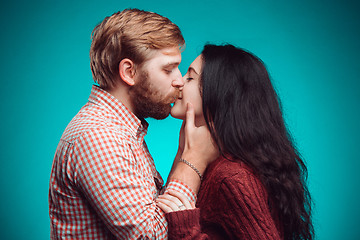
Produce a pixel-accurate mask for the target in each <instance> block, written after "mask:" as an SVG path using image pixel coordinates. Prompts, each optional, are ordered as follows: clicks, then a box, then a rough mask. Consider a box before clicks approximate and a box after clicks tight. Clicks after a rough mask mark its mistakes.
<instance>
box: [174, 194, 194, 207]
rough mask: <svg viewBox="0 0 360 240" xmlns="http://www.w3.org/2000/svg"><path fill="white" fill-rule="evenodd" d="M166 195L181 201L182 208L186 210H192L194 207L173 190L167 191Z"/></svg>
mask: <svg viewBox="0 0 360 240" xmlns="http://www.w3.org/2000/svg"><path fill="white" fill-rule="evenodd" d="M168 193H169V194H170V195H171V196H174V197H176V198H177V199H179V200H180V201H181V203H182V204H184V206H185V207H186V209H193V208H194V207H193V206H192V205H191V202H190V201H189V199H188V198H187V197H186V196H185V195H184V194H182V193H180V192H178V191H175V190H171V189H169V190H168Z"/></svg>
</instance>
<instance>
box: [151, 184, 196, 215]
mask: <svg viewBox="0 0 360 240" xmlns="http://www.w3.org/2000/svg"><path fill="white" fill-rule="evenodd" d="M156 205H157V206H158V207H160V208H161V209H162V210H163V211H164V212H165V213H169V212H176V211H181V210H187V209H194V208H195V203H193V202H190V201H189V199H188V198H187V197H186V196H185V195H184V194H182V193H179V192H177V191H174V190H169V191H168V192H167V193H165V194H163V195H160V196H159V197H158V198H157V199H156Z"/></svg>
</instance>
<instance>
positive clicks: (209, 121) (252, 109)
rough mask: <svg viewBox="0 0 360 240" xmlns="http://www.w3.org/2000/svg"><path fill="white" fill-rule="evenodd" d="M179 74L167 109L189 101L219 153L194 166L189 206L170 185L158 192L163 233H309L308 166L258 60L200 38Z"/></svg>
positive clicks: (180, 114)
mask: <svg viewBox="0 0 360 240" xmlns="http://www.w3.org/2000/svg"><path fill="white" fill-rule="evenodd" d="M184 78H185V85H184V88H183V91H182V96H181V97H180V98H179V99H178V100H177V101H176V102H175V104H174V106H173V108H172V110H171V114H172V116H173V117H176V118H180V119H185V112H186V104H187V103H191V104H192V106H193V108H194V110H195V117H196V125H198V126H200V125H203V124H206V125H207V127H208V128H209V130H210V132H211V134H212V137H213V139H214V141H215V142H216V144H217V146H218V147H219V151H220V153H221V156H220V157H219V158H218V159H216V160H215V161H214V162H212V163H210V165H209V166H208V167H207V169H206V171H205V173H204V175H203V176H201V173H199V176H200V177H202V178H203V180H202V183H201V187H200V190H199V193H198V200H197V202H196V208H195V207H194V205H193V204H190V203H189V201H188V200H187V199H186V198H184V197H183V196H181V195H179V194H177V193H176V192H170V193H169V194H165V195H162V196H160V197H159V198H158V199H157V202H158V206H159V207H160V208H161V209H163V211H164V212H165V213H166V218H167V220H168V224H169V229H168V231H169V239H180V238H181V239H312V235H313V227H312V223H311V216H310V214H311V202H310V194H309V192H308V189H307V187H306V185H305V179H306V174H307V169H306V166H305V164H304V162H303V161H302V159H301V157H300V155H299V153H298V152H297V150H296V149H295V148H294V146H293V143H292V140H291V137H290V135H289V133H288V131H287V129H286V127H285V123H284V119H283V117H282V112H281V108H280V104H279V100H278V97H277V94H276V92H275V90H274V88H273V86H272V84H271V81H270V79H269V75H268V73H267V71H266V68H265V67H264V65H263V63H262V62H261V60H259V59H258V58H257V57H255V56H254V55H252V54H250V53H249V52H246V51H244V50H242V49H239V48H235V47H234V46H232V45H226V46H215V45H206V46H205V48H204V50H203V52H202V53H201V55H200V56H199V57H197V58H196V59H195V60H194V62H193V63H192V64H191V65H190V67H189V70H188V72H187V74H186V75H185V77H184ZM188 165H189V167H192V168H193V169H194V170H196V166H193V165H192V166H191V164H188ZM180 210H181V211H180Z"/></svg>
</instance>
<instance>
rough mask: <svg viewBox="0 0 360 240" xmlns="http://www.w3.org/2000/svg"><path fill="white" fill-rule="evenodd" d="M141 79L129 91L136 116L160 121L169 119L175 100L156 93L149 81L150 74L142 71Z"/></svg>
mask: <svg viewBox="0 0 360 240" xmlns="http://www.w3.org/2000/svg"><path fill="white" fill-rule="evenodd" d="M139 79H140V81H138V82H137V83H135V85H133V86H132V87H131V88H130V90H129V94H130V98H131V101H132V103H133V106H134V114H135V115H136V116H137V117H138V118H140V119H142V118H148V117H151V118H155V119H158V120H160V119H165V118H167V117H168V116H169V114H170V111H171V102H173V99H174V98H173V97H163V96H162V95H161V94H160V93H159V92H158V91H155V90H154V89H153V87H152V85H151V83H150V81H149V74H148V72H146V71H141V72H140V73H139ZM175 95H176V94H175ZM176 96H177V95H176Z"/></svg>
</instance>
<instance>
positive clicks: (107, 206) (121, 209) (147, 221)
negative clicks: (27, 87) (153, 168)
mask: <svg viewBox="0 0 360 240" xmlns="http://www.w3.org/2000/svg"><path fill="white" fill-rule="evenodd" d="M129 144H130V143H129V142H128V141H127V140H126V139H122V138H121V137H119V136H117V135H116V134H115V133H114V132H111V131H109V130H106V129H95V130H92V131H89V132H87V133H86V134H84V135H83V136H81V137H80V138H79V140H78V141H77V142H76V146H75V147H74V156H75V158H76V160H77V162H76V166H75V169H76V170H75V177H74V179H75V184H76V186H78V187H79V188H80V189H81V192H82V193H84V195H85V198H86V199H87V201H88V202H89V204H90V205H91V206H92V208H93V209H94V210H95V212H96V214H97V215H98V216H100V218H101V219H102V220H103V222H104V223H105V224H106V226H107V227H108V229H109V230H110V231H111V232H112V234H113V235H114V236H116V238H118V239H143V238H149V239H154V238H155V239H166V238H167V222H166V219H165V216H164V213H163V212H162V211H161V210H160V209H159V208H158V207H157V206H156V204H155V202H154V198H155V197H156V196H157V193H156V192H154V188H153V187H151V186H152V185H151V181H154V179H153V178H152V179H150V178H149V177H147V176H146V174H144V172H143V170H142V169H141V168H139V166H138V162H137V161H136V159H135V157H134V152H133V151H132V149H131V147H130V145H129Z"/></svg>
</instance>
